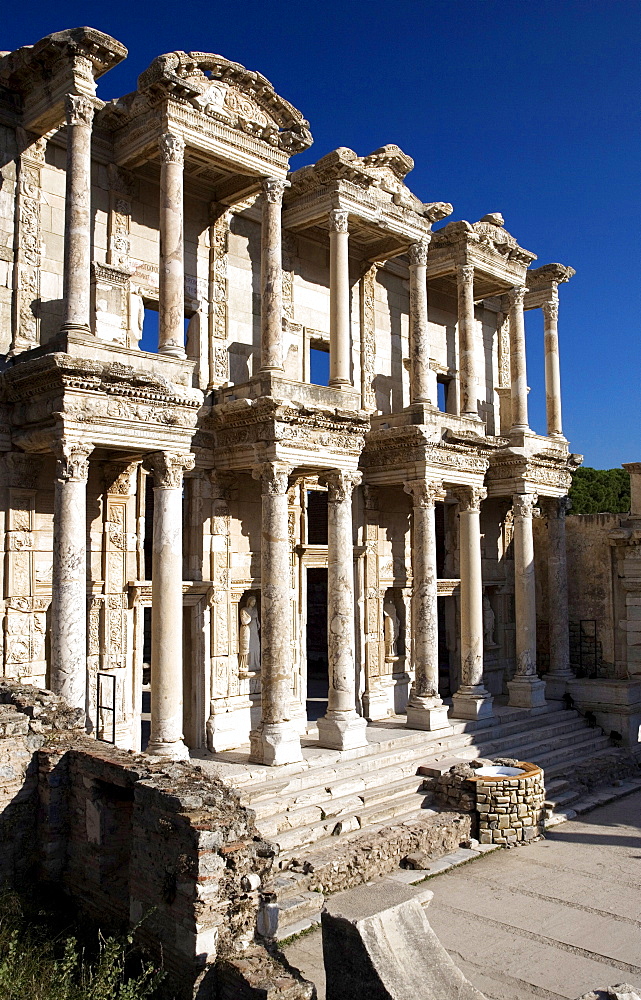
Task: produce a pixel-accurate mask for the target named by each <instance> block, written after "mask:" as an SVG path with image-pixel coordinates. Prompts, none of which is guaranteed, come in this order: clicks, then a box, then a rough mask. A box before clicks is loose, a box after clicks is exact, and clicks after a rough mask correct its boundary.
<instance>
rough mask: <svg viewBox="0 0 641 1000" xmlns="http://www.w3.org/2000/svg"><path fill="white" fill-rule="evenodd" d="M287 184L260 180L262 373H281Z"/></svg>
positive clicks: (274, 179) (285, 182)
mask: <svg viewBox="0 0 641 1000" xmlns="http://www.w3.org/2000/svg"><path fill="white" fill-rule="evenodd" d="M288 187H289V181H287V180H284V179H281V178H277V177H266V178H265V179H264V180H263V220H262V230H261V246H260V283H261V314H260V317H261V318H260V324H261V326H260V328H261V363H260V370H261V371H262V372H277V373H281V374H282V373H283V371H284V367H283V250H282V211H283V195H284V194H285V191H286V189H287V188H288Z"/></svg>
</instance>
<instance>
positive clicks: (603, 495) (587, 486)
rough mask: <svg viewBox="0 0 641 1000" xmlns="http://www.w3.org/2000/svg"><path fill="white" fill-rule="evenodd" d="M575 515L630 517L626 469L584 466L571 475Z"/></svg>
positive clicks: (628, 483)
mask: <svg viewBox="0 0 641 1000" xmlns="http://www.w3.org/2000/svg"><path fill="white" fill-rule="evenodd" d="M569 496H570V500H571V501H572V511H571V513H572V514H627V512H628V511H629V510H630V477H629V475H628V473H627V472H626V471H625V469H591V468H589V467H587V466H582V467H581V468H580V469H577V470H576V472H575V473H574V474H573V475H572V486H571V488H570V494H569Z"/></svg>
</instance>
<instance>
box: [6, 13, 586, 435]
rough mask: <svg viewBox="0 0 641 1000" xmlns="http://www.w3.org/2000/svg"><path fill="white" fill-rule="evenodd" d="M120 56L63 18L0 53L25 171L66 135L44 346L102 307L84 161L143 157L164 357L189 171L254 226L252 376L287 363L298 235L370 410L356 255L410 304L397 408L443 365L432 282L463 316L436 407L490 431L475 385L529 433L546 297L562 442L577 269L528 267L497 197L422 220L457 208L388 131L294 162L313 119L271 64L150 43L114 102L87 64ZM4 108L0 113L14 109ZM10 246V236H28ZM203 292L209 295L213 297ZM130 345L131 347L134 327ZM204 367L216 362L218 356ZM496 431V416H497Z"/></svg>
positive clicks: (115, 208)
mask: <svg viewBox="0 0 641 1000" xmlns="http://www.w3.org/2000/svg"><path fill="white" fill-rule="evenodd" d="M125 56H126V49H125V48H124V46H122V45H121V44H120V43H118V42H117V41H115V40H114V39H112V38H110V37H109V36H106V35H103V34H101V33H100V32H97V31H95V30H94V29H90V28H78V29H72V30H70V31H66V32H58V33H56V34H55V35H51V36H48V38H45V39H42V40H41V41H40V42H38V43H37V44H36V45H35V46H27V47H25V48H23V49H19V50H17V51H16V52H13V53H9V54H7V55H5V56H4V57H2V59H0V82H1V83H2V84H3V86H5V87H6V88H7V89H8V90H10V91H14V92H16V93H17V94H18V95H19V102H18V104H16V106H15V107H16V108H18V109H19V110H18V111H16V110H15V109H14V112H13V117H14V119H15V124H16V126H17V127H18V129H19V130H20V135H21V137H22V153H21V155H23V154H27V155H26V159H25V160H24V163H23V162H21V164H20V170H21V171H22V170H24V173H25V182H26V180H27V179H28V177H27V171H28V169H31V168H30V166H29V165H30V163H31V160H32V159H33V160H34V162H35V158H36V156H37V155H40V150H39V147H38V149H36V147H37V144H38V143H39V142H40V141H41V140H42V141H47V140H53V141H54V142H56V143H58V144H60V142H62V143H63V144H64V145H65V147H66V154H65V155H66V170H65V208H64V255H63V256H64V259H63V262H62V297H61V299H62V301H61V306H60V310H61V322H60V328H59V329H60V334H59V336H58V338H50V346H49V347H48V349H49V350H58V349H64V344H65V343H68V342H69V338H71V339H72V340H73V339H74V338H76V339H78V338H80V339H83V338H87V337H91V336H92V334H95V333H96V329H97V317H96V315H95V313H96V311H97V310H98V308H103V306H102V305H100V306H99V304H98V302H97V301H96V302H92V295H91V288H92V278H93V277H95V276H94V275H93V269H95V266H96V261H95V260H92V253H93V250H92V247H93V244H94V243H95V232H94V228H95V217H94V214H92V171H93V173H95V169H96V163H98V164H102V165H104V166H107V167H108V168H109V169H113V170H114V171H116V172H117V171H122V172H124V173H127V174H129V175H130V176H133V174H135V173H136V172H137V171H140V170H141V169H143V168H144V170H145V171H146V173H145V177H152V178H155V179H156V180H155V182H156V183H157V184H158V212H157V229H158V262H157V265H153V266H155V267H157V272H158V279H157V280H158V290H157V307H158V346H157V349H158V355H159V357H161V358H162V357H166V358H173V359H175V360H178V361H180V360H184V359H185V358H186V352H185V312H186V301H185V287H186V280H190V279H192V280H195V279H194V276H193V275H191V274H190V273H189V274H188V273H187V268H186V250H185V227H186V214H185V207H186V204H187V203H188V192H187V189H186V183H187V182H189V183H190V184H193V183H197V184H198V185H199V186H200V187H199V190H200V191H201V192H206V198H207V199H208V201H209V203H210V204H211V205H212V206H218V209H219V211H225V210H227V212H228V213H229V212H231V213H232V214H233V213H235V212H242V211H245V210H246V209H247V206H249V207H250V209H251V210H253V212H254V215H253V218H255V219H257V220H258V221H259V224H260V345H259V350H258V351H257V352H256V353H257V355H259V356H260V362H258V360H255V361H254V364H253V375H254V376H255V375H259V374H268V373H271V374H273V375H275V376H278V377H281V376H282V377H287V378H289V379H290V380H291V378H292V376H291V372H290V373H289V374H286V363H285V361H286V358H285V355H286V335H285V333H286V331H285V327H286V324H285V321H284V318H285V309H284V303H283V242H284V239H285V238H287V237H288V236H294V237H304V238H306V239H309V240H312V241H314V242H316V244H317V245H320V246H323V245H326V246H327V247H328V258H329V261H328V275H327V284H328V286H329V301H328V313H329V316H328V327H329V380H328V384H329V387H330V388H331V389H336V390H346V391H347V392H349V393H352V394H356V395H360V405H361V406H362V407H363V408H364V409H367V410H369V411H370V412H371V411H375V410H376V409H377V404H376V400H375V398H374V397H375V393H374V392H373V391H372V383H373V381H374V380H375V378H376V375H377V371H376V365H377V360H376V355H377V353H378V350H379V348H380V347H381V346H383V347H384V344H383V343H382V341H383V337H384V334H383V332H382V331H379V330H378V329H377V328H376V318H375V317H374V320H373V326H374V329H373V331H369V332H368V331H365V330H364V329H363V328H362V324H361V329H360V331H359V332H358V337H359V338H360V341H361V345H360V346H361V349H362V350H363V357H365V354H366V352H365V350H364V349H363V344H364V340H365V338H366V337H367V336H370V338H372V339H373V344H372V345H370V346H369V348H368V350H369V354H368V357H369V361H366V360H364V361H363V363H362V364H361V372H360V383H361V384H360V385H356V386H355V385H354V381H355V373H356V369H355V365H354V362H353V357H354V348H355V344H354V340H355V338H356V331H355V329H354V322H353V317H352V286H353V282H354V276H355V272H356V271H358V272H359V274H360V276H361V278H360V280H361V281H363V280H365V278H367V279H369V278H372V282H373V283H374V284H376V280H377V279H376V274H377V272H380V270H381V269H385V268H386V267H389V265H390V262H396V263H395V265H394V267H395V271H394V273H396V275H397V277H399V278H402V277H403V276H404V275H406V276H407V284H406V289H407V292H406V294H407V301H406V304H405V305H404V306H403V308H404V309H405V310H406V315H407V317H408V333H409V335H408V342H407V346H406V347H405V346H402V350H403V351H407V354H408V357H406V358H405V359H404V362H405V363H406V365H407V368H408V369H409V393H406V392H405V390H404V391H403V392H401V393H400V395H399V393H398V392H397V393H396V394H395V397H394V402H393V404H391V409H392V411H398V410H399V400H402V403H403V404H404V405H405V406H407V405H408V404H409V406H410V407H411V406H413V405H414V404H426V405H427V406H428V407H434V408H436V407H437V406H438V393H437V376H438V372H439V370H441V369H442V366H439V364H438V363H437V362H436V359H435V356H436V354H437V353H438V349H437V345H436V344H435V343H434V337H435V333H434V324H433V323H432V320H431V316H430V298H431V296H432V294H434V295H436V296H437V297H438V296H439V295H440V296H442V295H446V296H448V297H449V300H450V301H451V302H453V303H454V305H453V308H454V318H455V327H456V335H455V336H456V344H455V349H454V351H453V356H454V359H455V360H454V367H453V369H452V372H451V376H452V381H453V383H454V393H453V394H452V393H450V399H449V401H448V406H447V409H448V410H449V412H450V413H451V414H453V415H460V416H461V417H463V418H466V419H468V420H470V419H471V420H473V421H476V422H478V424H479V427H481V431H480V432H481V433H483V430H482V423H483V416H484V415H483V406H484V405H486V404H484V402H483V401H484V400H488V399H493V397H494V394H495V393H496V394H497V396H498V397H499V399H500V406H499V407H498V408H499V409H500V432H501V433H502V434H503V435H506V434H507V435H508V436H513V435H515V434H516V435H519V434H523V433H527V432H529V420H528V405H527V394H528V386H527V372H526V356H525V325H524V310H527V309H533V308H541V309H542V310H543V312H544V316H545V376H546V400H547V434H548V436H550V437H552V438H557V439H560V440H561V441H564V438H563V428H562V419H561V389H560V364H559V349H558V285H559V284H560V283H563V282H565V281H567V280H568V279H569V278H570V277H571V276H572V274H573V273H574V272H573V271H572V269H571V268H568V267H564V266H562V265H560V264H550V265H545V266H544V267H539V268H537V269H532V268H531V264H532V262H533V261H534V260H535V259H536V258H535V255H534V254H533V253H530V252H529V251H527V250H524V249H523V248H522V247H520V246H519V245H518V243H517V241H516V240H515V239H514V237H513V236H511V235H510V234H509V233H508V232H507V231H506V229H505V228H504V223H503V219H502V217H501V216H500V215H499V214H496V213H495V214H490V215H486V216H484V217H483V218H482V219H481V220H480V221H479V222H477V223H474V224H470V223H468V222H451V223H449V224H447V225H445V226H443V227H442V228H440V229H439V230H437V231H436V232H433V231H432V226H433V224H434V223H439V222H441V221H442V220H443V219H445V218H446V217H447V216H448V215H450V214H451V212H452V206H451V205H449V204H447V203H442V202H435V203H424V202H422V201H421V200H420V199H419V198H417V197H416V196H415V195H414V194H413V193H412V192H411V190H410V189H409V188H408V187H407V185H406V183H405V178H406V176H407V174H408V172H409V171H410V170H411V169H412V168H413V165H414V164H413V161H412V160H411V158H410V157H408V156H407V155H406V154H405V153H403V152H402V151H401V150H400V149H399V148H398V147H397V146H394V145H388V146H383V147H381V148H380V149H377V150H375V151H374V152H373V153H370V154H369V155H367V156H362V157H361V156H358V155H357V154H356V153H355V152H353V151H352V150H350V149H346V148H343V147H340V148H338V149H336V150H334V151H333V152H331V153H329V154H327V155H326V156H324V157H323V158H322V159H320V160H319V161H318V162H317V163H315V164H313V165H311V166H305V167H303V168H301V169H299V170H295V171H294V172H289V161H290V158H291V156H292V154H294V153H296V152H299V151H301V150H304V149H306V148H308V147H309V146H310V144H311V142H312V138H311V134H310V132H309V127H308V122H307V121H306V120H305V119H304V118H303V116H302V114H301V113H300V112H299V111H297V110H296V109H295V108H294V107H292V105H291V104H289V103H288V102H287V101H285V100H284V99H283V98H281V97H280V96H279V95H278V94H276V92H275V91H274V89H273V87H272V85H271V84H270V83H269V81H268V80H266V79H265V78H264V77H262V76H261V75H260V74H258V73H254V72H250V71H248V70H246V69H245V68H244V67H243V66H240V65H239V64H237V63H233V62H230V61H229V60H227V59H224V58H222V57H221V56H217V55H214V54H209V53H198V52H191V53H185V52H173V53H168V54H165V55H162V56H159V57H157V58H156V59H155V60H154V61H153V62H152V64H151V65H150V66H149V68H148V69H147V70H145V71H144V72H143V73H142V74H141V75H140V77H139V78H138V86H137V89H136V91H134V92H133V93H131V94H127V95H125V96H124V97H121V98H117V99H115V100H112V101H109V102H107V103H105V102H103V101H101V100H99V99H98V98H97V97H96V79H97V78H98V77H99V76H100V75H101V74H103V73H105V72H106V71H107V70H108V69H110V68H111V67H112V66H114V65H116V64H117V63H118V62H119V61H120V60H121V59H122V58H124V57H125ZM0 110H1V111H2V114H3V115H5V111H6V109H0ZM6 114H7V115H9V117H10V113H9V111H6ZM150 171H151V173H150ZM116 187H117V184H116ZM25 190H26V189H25ZM123 203H125V202H123V199H122V198H121V199H120V202H118V199H117V197H116V199H115V202H114V205H112V208H111V216H110V222H109V226H110V235H109V248H108V251H107V255H106V263H107V267H106V268H103V270H105V271H107V270H108V269H109V268H111V271H110V272H109V275H108V276H107V278H106V279H105V280H110V281H112V282H113V283H115V284H118V283H120V284H121V285H123V286H126V287H127V288H129V291H130V294H129V298H131V297H132V292H133V286H132V280H133V279H132V275H133V271H134V266H133V264H132V261H133V259H134V258H133V257H129V254H128V243H129V237H128V235H127V233H126V232H125V228H122V227H121V228H122V231H121V229H119V228H118V225H119V223H118V221H117V220H118V218H119V215H118V213H119V212H120V213H121V215H122V213H123V212H125V211H126V208H122V205H123ZM254 205H255V208H253V206H254ZM27 210H28V206H27V205H26V203H25V206H24V212H25V213H26V212H27ZM34 210H35V209H34ZM123 226H124V223H123ZM16 244H17V245H18V246H20V244H21V234H18V239H17V240H16ZM40 252H41V251H40V250H39V251H38V253H40ZM17 253H18V256H17V259H16V281H15V289H14V298H15V300H16V301H15V304H14V306H13V320H12V322H13V327H14V329H13V332H12V350H11V353H12V354H18V353H19V352H20V351H21V350H24V349H25V348H28V347H37V346H38V341H37V338H36V337H34V331H33V329H31V327H33V326H34V323H35V320H34V318H33V316H32V315H30V314H31V313H34V311H35V312H37V308H38V306H37V305H36V300H33V299H32V300H28V293H29V292H31V293H33V292H34V291H37V290H38V281H39V278H38V274H37V271H38V268H37V261H35V262H31V263H32V264H33V265H34V266H33V267H32V268H31V270H30V267H29V256H28V254H27V252H26V250H25V251H20V250H18V252H17ZM21 254H22V256H21ZM144 264H145V262H143V265H144ZM148 266H152V263H151V262H148ZM32 271H33V273H32ZM363 276H365V278H363ZM210 294H211V290H210ZM97 298H98V296H97V295H96V300H97ZM23 299H24V302H23ZM490 300H492V301H493V303H494V306H495V307H496V308H495V313H496V314H497V320H496V331H495V333H496V338H495V339H496V341H497V342H498V348H497V351H496V354H497V358H498V360H497V363H496V364H495V362H494V360H493V362H492V365H493V372H492V376H491V377H492V378H493V379H495V380H496V383H498V384H495V385H488V384H487V378H488V376H487V370H486V369H487V364H485V365H484V364H483V360H482V358H483V354H482V352H483V350H484V345H483V343H482V336H483V335H482V333H481V331H480V329H479V323H478V318H477V315H476V314H475V313H476V308H477V306H478V305H479V304H483V303H486V302H488V301H490ZM123 301H124V299H123ZM141 302H142V299H141ZM497 304H498V305H497ZM208 307H209V309H210V310H212V309H213V308H214V304H213V302H209V303H208ZM374 312H375V310H374ZM109 322H112V320H109ZM124 322H127V323H130V322H131V319H130V318H129V319H128V320H126V321H124ZM34 328H35V327H34ZM227 339H228V340H229V338H227ZM127 346H128V347H129V348H131V347H136V346H137V345H136V343H135V340H132V337H131V336H129V338H128V339H127ZM357 348H358V345H357ZM206 349H207V350H208V351H209V354H210V355H211V354H213V353H214V350H218V351H222V350H228V349H229V344H223V345H222V346H221V345H220V344H218V345H216V348H214V345H213V344H212V343H211V340H210V342H208V343H207V347H206ZM387 351H388V353H389V348H387ZM367 364H369V365H370V370H366V369H367ZM209 367H210V370H211V369H213V367H214V365H213V363H212V362H211V359H210V364H209ZM222 381H223V382H224V381H225V380H224V378H223V379H222ZM230 381H232V382H233V379H230ZM220 383H221V379H218V382H216V380H212V379H211V378H209V381H208V382H207V380H205V383H204V384H203V380H202V379H201V382H200V386H201V388H204V387H205V386H206V387H207V388H216V386H217V384H218V385H219V384H220ZM404 393H405V394H404ZM492 405H493V403H492ZM402 408H403V406H401V407H400V409H402ZM495 424H498V422H497V421H495ZM498 431H499V428H498V426H495V429H494V432H495V433H498Z"/></svg>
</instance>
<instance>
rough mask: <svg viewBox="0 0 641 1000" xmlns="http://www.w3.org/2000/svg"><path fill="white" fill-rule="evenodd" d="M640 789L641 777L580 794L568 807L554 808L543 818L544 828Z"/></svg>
mask: <svg viewBox="0 0 641 1000" xmlns="http://www.w3.org/2000/svg"><path fill="white" fill-rule="evenodd" d="M639 789H641V778H631V779H630V780H629V781H622V782H621V783H620V784H619V785H605V786H602V787H600V788H595V789H593V791H591V792H588V793H586V794H585V795H583V796H580V797H578V798H577V799H576V801H575V802H573V803H572V806H571V807H570V808H563V809H560V810H556V809H555V811H554V812H553V813H552V814H551V815H549V816H548V817H547V818H546V820H545V827H546V829H550V827H554V826H558V825H559V824H560V823H565V822H566V821H567V820H570V819H574V818H575V817H576V816H577V815H580V814H582V813H586V812H589V811H590V810H591V809H596V808H597V807H598V806H604V805H607V803H608V802H614V801H615V799H620V798H623V796H624V795H631V794H632V792H638V791H639Z"/></svg>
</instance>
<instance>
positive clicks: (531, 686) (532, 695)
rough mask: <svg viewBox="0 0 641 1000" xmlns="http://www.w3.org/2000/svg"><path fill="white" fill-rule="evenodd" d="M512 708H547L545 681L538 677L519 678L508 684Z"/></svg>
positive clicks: (509, 702) (509, 703) (516, 677)
mask: <svg viewBox="0 0 641 1000" xmlns="http://www.w3.org/2000/svg"><path fill="white" fill-rule="evenodd" d="M507 689H508V691H509V692H510V697H509V700H508V705H509V706H510V708H545V705H546V701H545V681H541V680H539V678H538V677H518V676H515V677H514V678H513V680H511V681H508V682H507Z"/></svg>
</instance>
